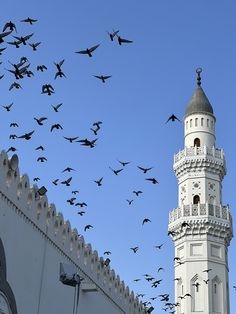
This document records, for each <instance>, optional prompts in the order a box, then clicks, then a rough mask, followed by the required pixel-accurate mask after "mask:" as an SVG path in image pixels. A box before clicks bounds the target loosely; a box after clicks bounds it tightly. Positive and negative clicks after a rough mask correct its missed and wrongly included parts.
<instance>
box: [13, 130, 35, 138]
mask: <svg viewBox="0 0 236 314" xmlns="http://www.w3.org/2000/svg"><path fill="white" fill-rule="evenodd" d="M33 133H34V131H32V132H29V133H25V134H23V135H21V136H17V138H24V139H25V140H30V139H31V137H32V135H33Z"/></svg>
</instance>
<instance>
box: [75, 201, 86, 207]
mask: <svg viewBox="0 0 236 314" xmlns="http://www.w3.org/2000/svg"><path fill="white" fill-rule="evenodd" d="M75 206H79V207H85V206H86V207H87V206H88V205H87V204H86V203H85V202H82V203H76V204H75Z"/></svg>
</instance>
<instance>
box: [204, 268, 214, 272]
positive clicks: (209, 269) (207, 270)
mask: <svg viewBox="0 0 236 314" xmlns="http://www.w3.org/2000/svg"><path fill="white" fill-rule="evenodd" d="M209 271H212V268H208V269H205V270H203V271H202V272H203V273H209Z"/></svg>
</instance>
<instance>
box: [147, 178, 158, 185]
mask: <svg viewBox="0 0 236 314" xmlns="http://www.w3.org/2000/svg"><path fill="white" fill-rule="evenodd" d="M145 180H147V181H151V182H152V183H153V184H158V183H159V182H158V181H157V179H155V178H147V179H145Z"/></svg>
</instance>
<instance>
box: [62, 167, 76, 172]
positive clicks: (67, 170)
mask: <svg viewBox="0 0 236 314" xmlns="http://www.w3.org/2000/svg"><path fill="white" fill-rule="evenodd" d="M71 171H75V169H73V168H71V167H66V168H65V169H64V170H63V171H62V172H71Z"/></svg>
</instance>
